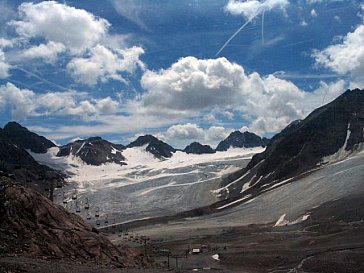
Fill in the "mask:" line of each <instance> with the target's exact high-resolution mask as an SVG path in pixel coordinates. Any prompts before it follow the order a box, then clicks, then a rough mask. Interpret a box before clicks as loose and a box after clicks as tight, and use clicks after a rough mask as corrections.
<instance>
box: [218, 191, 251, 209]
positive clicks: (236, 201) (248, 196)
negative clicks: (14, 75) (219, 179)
mask: <svg viewBox="0 0 364 273" xmlns="http://www.w3.org/2000/svg"><path fill="white" fill-rule="evenodd" d="M250 197H251V194H248V195H247V196H244V197H243V198H240V199H238V200H235V201H233V202H231V203H228V204H225V205H223V206H221V207H218V208H217V209H218V210H220V209H224V208H227V207H230V206H232V205H234V204H236V203H239V202H241V201H244V200H246V199H248V198H250Z"/></svg>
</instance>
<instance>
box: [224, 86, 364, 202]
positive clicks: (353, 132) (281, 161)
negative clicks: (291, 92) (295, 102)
mask: <svg viewBox="0 0 364 273" xmlns="http://www.w3.org/2000/svg"><path fill="white" fill-rule="evenodd" d="M363 128H364V90H359V89H355V90H348V91H346V92H345V93H344V94H343V95H341V96H340V97H338V98H337V99H336V100H334V101H333V102H331V103H329V104H327V105H325V106H322V107H320V108H318V109H316V110H315V111H313V112H312V113H311V114H310V115H309V116H307V118H305V119H304V120H302V121H296V122H294V123H292V124H290V125H289V126H288V127H287V128H285V129H284V130H283V131H282V132H281V133H279V134H277V135H276V136H274V137H273V138H272V139H271V141H270V142H269V144H268V146H267V148H266V150H265V151H264V152H263V153H261V154H257V155H255V156H254V157H253V158H252V160H251V162H250V163H249V164H248V166H247V167H246V168H244V169H242V170H241V171H238V172H236V173H234V174H232V175H230V176H229V177H228V178H226V179H225V180H224V181H223V185H228V184H230V183H231V182H234V183H232V184H231V186H229V187H228V192H229V194H228V196H231V195H239V194H240V192H241V191H242V190H243V191H244V193H245V194H249V193H254V192H257V191H258V192H259V191H260V190H261V189H262V187H263V186H264V185H268V184H269V185H273V184H274V183H277V182H279V181H282V180H284V179H288V178H291V177H294V176H297V175H299V174H302V173H304V172H307V171H309V170H312V169H313V168H316V167H317V166H318V165H320V164H325V163H326V162H327V161H335V160H341V159H343V158H345V156H347V155H349V154H350V153H353V152H354V151H356V150H358V149H361V148H362V147H361V146H362V143H363V142H364V135H363Z"/></svg>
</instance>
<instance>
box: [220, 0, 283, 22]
mask: <svg viewBox="0 0 364 273" xmlns="http://www.w3.org/2000/svg"><path fill="white" fill-rule="evenodd" d="M288 5H289V1H288V0H261V1H258V0H247V1H241V0H229V2H228V4H227V5H226V6H225V10H226V11H227V12H229V13H231V14H233V15H243V16H244V17H246V18H247V19H248V20H249V19H252V18H254V17H256V16H257V15H259V14H261V13H263V12H266V11H270V10H273V9H280V10H284V9H285V8H286V7H287V6H288Z"/></svg>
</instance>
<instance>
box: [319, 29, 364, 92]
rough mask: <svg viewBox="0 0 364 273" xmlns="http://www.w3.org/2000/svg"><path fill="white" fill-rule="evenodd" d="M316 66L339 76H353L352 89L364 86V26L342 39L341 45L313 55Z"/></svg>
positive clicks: (329, 47)
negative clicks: (327, 69)
mask: <svg viewBox="0 0 364 273" xmlns="http://www.w3.org/2000/svg"><path fill="white" fill-rule="evenodd" d="M313 57H314V58H315V61H316V64H317V65H321V66H323V67H326V68H329V69H331V70H333V71H335V72H337V73H339V74H342V75H345V74H349V75H350V76H351V87H352V88H353V87H359V88H363V86H364V73H363V71H364V25H363V24H361V25H359V26H358V27H357V28H356V29H355V30H354V31H353V32H350V33H348V34H347V35H346V36H345V37H343V38H342V41H341V42H340V43H337V44H334V45H330V46H328V47H327V48H325V49H324V50H321V51H320V50H315V51H314V53H313Z"/></svg>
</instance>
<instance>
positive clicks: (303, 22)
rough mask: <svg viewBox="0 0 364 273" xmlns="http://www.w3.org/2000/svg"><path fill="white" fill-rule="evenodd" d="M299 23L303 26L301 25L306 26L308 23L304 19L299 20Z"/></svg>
mask: <svg viewBox="0 0 364 273" xmlns="http://www.w3.org/2000/svg"><path fill="white" fill-rule="evenodd" d="M300 25H301V26H303V27H306V26H308V23H307V22H306V21H305V20H302V21H301V22H300Z"/></svg>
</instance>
